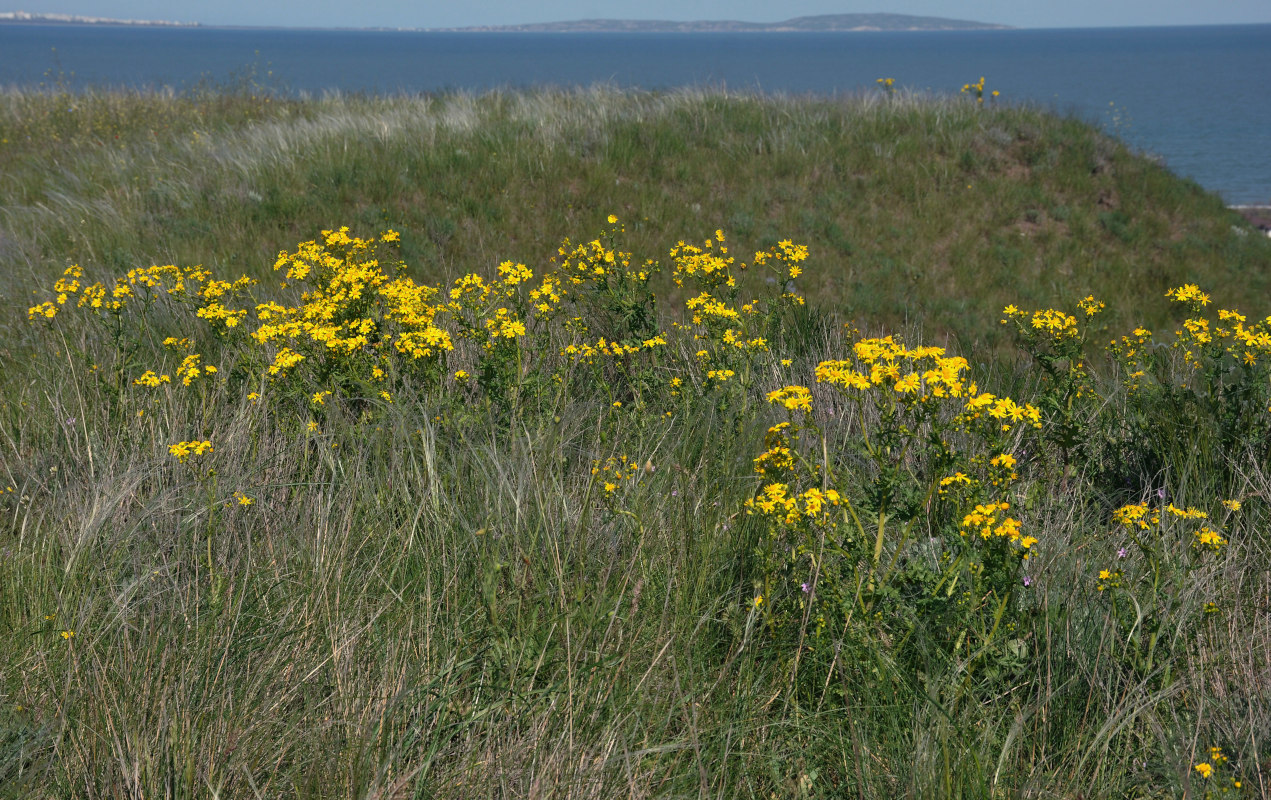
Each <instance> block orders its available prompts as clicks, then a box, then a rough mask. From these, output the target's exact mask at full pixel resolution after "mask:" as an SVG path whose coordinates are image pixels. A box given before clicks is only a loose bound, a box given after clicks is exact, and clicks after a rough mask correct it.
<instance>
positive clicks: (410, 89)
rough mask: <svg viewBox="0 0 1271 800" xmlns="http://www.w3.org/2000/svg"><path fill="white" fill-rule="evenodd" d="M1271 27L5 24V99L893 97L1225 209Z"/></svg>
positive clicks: (1249, 173) (1250, 191) (1244, 177)
mask: <svg viewBox="0 0 1271 800" xmlns="http://www.w3.org/2000/svg"><path fill="white" fill-rule="evenodd" d="M1267 74H1271V23H1257V24H1240V25H1222V24H1214V25H1204V26H1138V27H1115V28H1013V29H1007V30H994V29H976V30H930V31H835V32H803V31H779V32H778V31H758V32H684V33H680V32H671V33H646V32H600V33H597V32H550V33H547V32H521V31H484V32H482V31H454V30H451V31H417V30H410V31H399V30H392V29H332V28H290V27H287V28H276V27H232V26H203V25H199V26H180V27H167V26H153V27H151V26H136V25H103V24H80V23H33V22H12V23H4V24H0V86H6V87H10V88H17V89H24V88H25V89H34V88H40V87H41V86H44V87H48V86H50V85H58V86H61V87H64V88H72V89H88V88H134V89H137V88H153V89H158V88H171V89H174V90H177V91H183V90H189V89H193V88H199V87H203V88H206V87H207V86H209V85H215V84H217V83H218V82H219V83H224V84H232V83H233V82H234V81H236V80H237V81H242V80H244V79H248V80H252V81H256V82H257V83H258V84H259V85H262V86H264V87H266V88H268V89H270V90H274V91H279V92H283V93H288V94H295V95H304V94H310V95H312V94H321V93H324V92H352V93H359V92H360V93H373V94H382V95H394V94H420V93H438V92H448V91H468V92H481V91H488V90H492V89H500V90H518V89H533V88H568V87H577V86H591V85H597V84H607V85H613V86H616V87H620V88H632V89H647V90H671V89H676V88H680V87H708V88H721V89H726V90H728V91H736V92H753V91H758V92H764V93H781V94H798V95H803V94H810V95H824V96H828V97H834V96H842V95H850V94H854V93H860V92H871V91H877V86H876V84H875V81H876V80H877V79H878V78H884V77H890V78H894V79H895V81H896V86H897V87H898V88H903V89H904V90H907V91H915V92H933V93H936V94H958V90H959V89H960V88H961V86H962V85H964V84H966V83H973V82H975V81H977V80H978V79H979V78H980V77H981V76H983V77H985V78H986V79H987V89H988V90H989V91H992V90H995V89H996V90H998V91H1000V92H1001V102H1007V103H1021V102H1022V103H1031V104H1036V105H1040V106H1042V107H1045V108H1050V109H1052V110H1054V111H1055V112H1057V113H1060V114H1072V115H1076V116H1079V117H1082V118H1084V119H1087V120H1088V121H1091V122H1094V123H1096V124H1100V125H1102V126H1103V127H1105V128H1106V129H1108V130H1109V131H1110V132H1112V133H1114V134H1115V135H1118V136H1120V137H1121V138H1123V139H1125V140H1126V141H1127V142H1128V143H1129V144H1130V145H1131V146H1133V147H1135V148H1137V149H1139V150H1141V151H1143V152H1147V153H1151V154H1153V155H1154V156H1156V157H1158V158H1160V159H1161V160H1163V161H1164V162H1165V163H1166V165H1167V166H1168V167H1169V168H1171V169H1173V170H1174V171H1176V172H1178V173H1179V174H1181V175H1184V176H1187V177H1190V178H1193V179H1194V180H1196V181H1197V182H1199V183H1200V184H1201V185H1202V186H1204V187H1206V188H1208V189H1210V190H1213V191H1216V192H1219V193H1220V194H1221V195H1222V196H1223V198H1224V200H1225V201H1226V202H1228V203H1229V204H1232V205H1241V204H1243V205H1265V204H1268V203H1271V157H1269V156H1268V154H1267V151H1268V149H1269V148H1267V146H1266V144H1267V134H1266V131H1268V130H1271V104H1268V103H1266V102H1265V100H1264V99H1263V97H1262V90H1261V87H1260V86H1259V85H1258V82H1257V80H1256V76H1258V75H1267Z"/></svg>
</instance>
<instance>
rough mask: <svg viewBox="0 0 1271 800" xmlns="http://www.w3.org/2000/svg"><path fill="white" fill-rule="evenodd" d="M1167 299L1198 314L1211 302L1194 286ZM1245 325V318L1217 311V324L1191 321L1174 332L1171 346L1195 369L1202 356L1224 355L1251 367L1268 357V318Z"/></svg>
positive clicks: (1175, 291) (1270, 328)
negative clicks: (1181, 350)
mask: <svg viewBox="0 0 1271 800" xmlns="http://www.w3.org/2000/svg"><path fill="white" fill-rule="evenodd" d="M1166 296H1167V297H1169V298H1171V299H1173V300H1174V301H1176V302H1179V303H1184V304H1186V305H1188V306H1190V307H1191V309H1192V311H1193V312H1194V313H1197V314H1199V313H1200V312H1201V310H1202V309H1203V308H1204V307H1205V306H1206V305H1208V304H1209V302H1210V301H1209V295H1207V294H1205V293H1204V292H1202V291H1200V289H1199V288H1198V287H1197V286H1196V285H1194V284H1186V285H1184V286H1180V287H1178V288H1177V289H1171V290H1170V291H1169V292H1167V293H1166ZM1247 322H1248V318H1247V317H1246V316H1245V315H1244V314H1241V313H1240V312H1239V311H1237V310H1235V309H1227V308H1222V309H1219V310H1218V322H1217V324H1213V322H1212V321H1211V320H1210V319H1208V318H1207V317H1200V316H1196V317H1191V318H1188V319H1185V320H1184V321H1183V326H1182V327H1181V328H1179V329H1177V330H1175V331H1174V336H1175V337H1176V338H1175V341H1174V344H1173V346H1174V347H1175V348H1183V350H1184V353H1183V360H1184V361H1185V362H1186V363H1187V364H1190V365H1191V366H1192V367H1193V368H1195V369H1199V368H1200V367H1201V362H1202V358H1201V356H1202V354H1207V355H1209V357H1210V358H1211V359H1216V358H1218V357H1220V356H1221V355H1223V354H1226V355H1228V356H1230V357H1231V358H1232V359H1233V360H1234V361H1235V362H1236V363H1238V364H1241V365H1243V366H1246V367H1252V366H1254V365H1256V364H1257V363H1258V362H1259V361H1260V360H1265V359H1266V358H1267V357H1268V356H1271V317H1267V318H1266V319H1263V320H1260V321H1258V322H1255V323H1253V324H1252V325H1248V324H1246V323H1247ZM1193 348H1195V349H1193Z"/></svg>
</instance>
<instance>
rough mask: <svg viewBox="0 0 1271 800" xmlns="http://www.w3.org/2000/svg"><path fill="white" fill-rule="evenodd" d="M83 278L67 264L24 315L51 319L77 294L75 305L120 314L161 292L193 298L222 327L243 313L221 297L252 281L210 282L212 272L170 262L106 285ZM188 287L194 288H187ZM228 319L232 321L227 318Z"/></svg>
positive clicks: (202, 314) (134, 271)
mask: <svg viewBox="0 0 1271 800" xmlns="http://www.w3.org/2000/svg"><path fill="white" fill-rule="evenodd" d="M83 277H84V271H83V269H82V268H80V266H79V265H78V264H75V265H72V266H70V267H67V268H66V269H65V270H64V271H63V272H62V275H61V277H59V278H58V279H57V281H55V282H54V284H53V291H54V293H55V297H54V299H53V300H51V301H46V302H43V303H39V304H37V305H35V306H32V307H31V308H30V309H28V311H27V317H28V318H29V319H31V320H37V319H41V318H43V319H46V320H48V319H53V318H54V317H55V316H57V313H58V310H59V309H60V308H61V307H63V306H65V305H67V304H68V303H69V302H70V301H71V299H72V297H74V296H76V295H78V299H77V300H76V301H75V303H74V305H75V307H76V308H86V309H88V310H89V311H92V312H93V313H95V314H100V313H101V312H102V311H110V312H113V313H119V312H121V311H122V310H123V309H124V308H125V306H127V305H128V303H129V301H131V300H138V299H141V300H143V301H144V302H147V303H149V302H153V301H154V300H155V299H156V298H157V297H159V296H161V295H160V292H162V294H163V295H166V296H168V297H172V298H175V299H178V300H184V299H187V298H192V299H194V300H196V301H199V302H200V307H199V309H198V312H197V313H198V315H199V316H200V317H203V318H206V319H209V320H219V321H220V322H221V324H222V325H224V326H225V327H231V326H232V325H235V324H237V323H238V321H240V320H241V319H242V317H243V315H244V314H245V313H246V312H245V311H242V310H230V309H227V308H225V307H224V306H223V305H222V304H221V298H223V297H232V296H235V295H237V294H238V293H240V292H242V291H243V290H244V289H246V288H247V287H248V286H251V285H252V283H254V281H252V280H251V279H250V278H247V277H246V276H244V277H241V278H239V279H238V280H236V281H233V282H226V281H210V277H211V274H210V273H209V272H208V271H207V270H204V269H202V268H200V267H190V268H184V269H183V268H181V267H176V266H172V265H170V264H169V265H167V266H154V267H147V268H145V269H131V270H129V271H128V274H127V275H126V276H124V277H122V278H117V279H116V280H115V281H114V283H112V284H111V285H110V286H109V287H107V286H106V284H103V283H92V284H88V285H83V284H81V282H80V280H81V279H82V278H83ZM191 288H193V291H190V289H191ZM231 319H232V320H233V322H230V321H229V320H231Z"/></svg>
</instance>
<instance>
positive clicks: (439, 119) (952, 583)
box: [0, 89, 1271, 798]
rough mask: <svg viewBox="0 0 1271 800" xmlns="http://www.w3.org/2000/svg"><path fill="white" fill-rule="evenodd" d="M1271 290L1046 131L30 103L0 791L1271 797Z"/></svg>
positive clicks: (6, 301) (901, 122)
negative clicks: (1270, 502)
mask: <svg viewBox="0 0 1271 800" xmlns="http://www.w3.org/2000/svg"><path fill="white" fill-rule="evenodd" d="M341 226H348V229H347V230H342V229H341ZM566 237H568V241H563V240H564V239H565V238H566ZM280 252H281V254H282V255H280ZM651 262H652V263H651ZM1269 262H1271V242H1268V241H1267V240H1266V239H1265V238H1264V237H1258V236H1256V235H1254V234H1253V232H1252V231H1251V230H1250V229H1249V227H1248V226H1247V224H1246V223H1244V222H1243V221H1242V220H1241V219H1240V218H1238V217H1236V216H1234V215H1233V214H1231V213H1229V212H1228V211H1227V210H1226V209H1224V208H1223V207H1222V205H1221V203H1220V202H1219V201H1218V200H1217V199H1216V198H1214V197H1212V196H1209V195H1206V194H1205V193H1203V192H1201V191H1200V190H1199V189H1198V188H1197V187H1196V186H1194V185H1192V184H1190V183H1187V182H1185V181H1181V180H1179V179H1177V178H1176V177H1174V176H1172V175H1170V174H1169V173H1168V172H1166V171H1164V170H1163V169H1161V168H1160V167H1159V166H1157V165H1155V164H1154V163H1152V162H1151V161H1149V160H1147V159H1144V158H1142V157H1140V156H1137V155H1135V154H1133V153H1130V152H1128V151H1126V150H1125V148H1124V147H1122V146H1121V145H1120V144H1118V143H1117V142H1116V141H1114V140H1112V139H1108V138H1106V137H1104V136H1102V135H1101V134H1099V133H1098V132H1096V131H1094V130H1092V129H1091V128H1090V127H1088V126H1086V125H1084V124H1082V123H1079V122H1076V121H1072V120H1065V119H1059V118H1056V117H1053V116H1050V115H1047V114H1045V113H1041V112H1038V111H1033V110H1028V109H1017V108H1002V109H998V108H992V107H988V108H979V107H977V106H976V105H975V104H974V103H973V102H960V101H958V100H951V99H932V98H916V97H907V96H891V95H883V94H880V95H879V96H877V97H871V98H863V99H862V98H857V99H850V100H836V101H829V100H822V99H794V98H766V97H750V96H733V95H726V94H722V93H708V92H685V93H674V94H630V93H620V92H614V91H610V90H604V89H599V90H592V91H585V92H577V93H541V94H491V95H482V96H479V97H469V96H462V95H455V96H450V95H447V96H440V97H428V98H347V97H345V98H340V97H336V98H325V99H311V100H295V99H286V98H278V97H271V96H264V95H258V94H254V93H252V92H250V91H243V92H235V91H223V92H209V93H205V94H194V95H190V96H162V95H159V96H156V95H145V94H85V95H70V94H31V93H20V92H8V93H4V94H0V309H2V310H0V631H3V632H4V635H0V798H10V797H12V798H25V797H32V796H35V797H69V796H82V797H92V798H97V797H101V798H114V797H167V798H178V797H207V796H215V797H223V798H238V797H243V798H256V797H299V798H348V797H368V798H370V797H377V798H424V797H436V798H443V797H454V798H471V797H474V796H475V797H544V798H546V797H553V798H555V797H560V798H584V797H588V798H608V797H754V798H771V797H799V798H839V797H862V798H866V797H868V798H883V797H915V798H927V797H967V798H980V797H1038V798H1041V797H1075V796H1083V797H1108V798H1114V797H1115V798H1122V797H1144V798H1146V797H1258V796H1266V795H1267V794H1271V761H1268V760H1267V758H1266V753H1267V752H1268V749H1267V742H1268V740H1269V739H1271V680H1269V679H1268V670H1267V665H1268V664H1269V663H1271V582H1269V578H1268V576H1271V544H1269V542H1268V539H1267V535H1266V531H1267V526H1268V523H1269V522H1271V508H1269V506H1268V498H1269V497H1271V472H1269V471H1268V464H1269V463H1271V410H1269V409H1271V321H1269V320H1265V319H1262V318H1263V317H1264V316H1265V315H1266V314H1267V313H1268V312H1269V311H1271V309H1268V308H1266V307H1265V306H1266V303H1267V298H1268V297H1271V294H1268V292H1267V289H1268V286H1267V281H1268V280H1269V276H1271V270H1268V266H1271V263H1269ZM152 265H157V266H154V267H152ZM1193 284H1196V285H1198V286H1196V285H1193ZM1167 292H1169V293H1170V296H1169V297H1167V296H1166V294H1167ZM1007 306H1010V309H1009V310H1008V311H1004V310H1003V309H1004V308H1005V307H1007ZM1240 312H1244V313H1243V315H1242V314H1241V313H1240ZM1140 326H1144V327H1140ZM1147 328H1151V330H1147ZM1153 331H1154V332H1153ZM1114 337H1116V342H1115V343H1114V345H1113V346H1111V347H1108V346H1107V343H1108V341H1109V340H1111V339H1113V338H1114Z"/></svg>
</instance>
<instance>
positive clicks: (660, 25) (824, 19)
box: [433, 14, 1010, 33]
mask: <svg viewBox="0 0 1271 800" xmlns="http://www.w3.org/2000/svg"><path fill="white" fill-rule="evenodd" d="M1009 27H1010V26H1008V25H993V24H990V23H986V22H970V21H968V20H961V19H945V18H943V17H914V16H910V15H908V14H821V15H818V16H812V17H795V18H793V19H788V20H785V21H784V22H738V21H736V20H695V21H691V22H675V21H670V20H645V19H580V20H574V21H572V22H536V23H531V24H527V25H481V26H474V27H468V28H434V29H433V30H437V31H447V32H473V33H831V32H847V31H961V30H968V31H969V30H1006V29H1008V28H1009Z"/></svg>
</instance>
